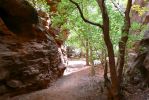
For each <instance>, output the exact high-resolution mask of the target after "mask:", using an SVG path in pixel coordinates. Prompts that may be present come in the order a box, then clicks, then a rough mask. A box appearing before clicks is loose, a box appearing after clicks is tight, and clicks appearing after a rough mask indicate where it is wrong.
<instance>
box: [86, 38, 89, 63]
mask: <svg viewBox="0 0 149 100" xmlns="http://www.w3.org/2000/svg"><path fill="white" fill-rule="evenodd" d="M85 49H86V56H85V57H86V66H89V42H88V39H86V48H85Z"/></svg>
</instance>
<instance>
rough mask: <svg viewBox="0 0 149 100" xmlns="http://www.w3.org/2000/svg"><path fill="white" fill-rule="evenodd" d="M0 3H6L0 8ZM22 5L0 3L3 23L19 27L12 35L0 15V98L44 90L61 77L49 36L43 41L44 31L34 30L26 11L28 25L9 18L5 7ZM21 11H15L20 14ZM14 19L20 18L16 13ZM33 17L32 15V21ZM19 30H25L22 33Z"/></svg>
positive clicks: (57, 54)
mask: <svg viewBox="0 0 149 100" xmlns="http://www.w3.org/2000/svg"><path fill="white" fill-rule="evenodd" d="M2 1H3V2H6V1H7V3H5V5H3V6H2V5H1V4H2ZM8 1H10V3H8ZM13 1H14V2H13ZM23 1H24V0H1V1H0V10H1V8H2V9H3V10H4V11H5V14H6V15H7V19H8V20H13V22H17V23H21V24H16V26H15V28H16V29H15V30H17V32H15V31H14V30H13V27H11V26H9V24H10V25H12V24H11V21H10V22H6V21H5V18H3V15H4V14H3V13H1V12H0V95H3V94H6V93H9V94H11V95H12V96H14V95H18V94H22V93H27V92H31V91H34V90H38V89H43V88H46V87H48V86H49V84H50V83H51V82H53V81H54V80H56V79H58V78H59V77H61V76H62V75H63V72H64V70H65V66H62V61H61V56H60V53H59V51H58V46H57V44H56V42H55V40H54V39H53V37H52V36H50V35H48V37H46V36H47V33H46V31H43V30H41V29H40V28H39V26H38V27H36V26H37V24H36V22H38V20H36V21H30V20H31V19H32V16H30V12H31V11H30V10H29V9H28V7H27V10H25V11H27V12H26V14H27V13H29V15H26V16H27V19H25V20H27V21H26V22H30V23H29V24H25V23H24V24H23V23H22V21H19V20H15V18H14V17H13V18H12V16H11V15H10V14H9V11H8V10H7V9H9V10H10V12H11V9H10V8H7V6H8V5H10V7H11V5H13V4H15V3H19V5H24V2H23ZM7 4H8V5H7ZM27 5H28V3H27ZM4 6H6V8H5V7H4ZM28 6H29V5H28ZM21 7H22V6H21ZM21 7H20V8H17V9H18V10H21V9H22V8H21ZM23 7H24V6H23ZM29 7H30V6H29ZM30 8H32V7H30ZM24 9H26V8H24ZM12 10H13V9H12ZM7 11H8V12H7ZM33 11H34V10H33ZM17 17H18V18H20V19H21V18H22V16H20V15H19V13H17ZM37 17H38V16H37V15H36V14H35V18H37ZM10 18H12V19H10ZM22 27H25V30H24V28H23V29H22ZM29 29H30V30H29ZM20 30H21V31H20ZM30 33H32V34H34V37H33V38H31V37H29V36H30ZM26 34H27V35H26ZM32 34H31V36H32Z"/></svg>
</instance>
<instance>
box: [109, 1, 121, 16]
mask: <svg viewBox="0 0 149 100" xmlns="http://www.w3.org/2000/svg"><path fill="white" fill-rule="evenodd" d="M111 2H112V3H113V5H114V6H115V8H116V9H117V10H118V11H119V13H120V14H121V15H122V16H124V12H123V10H122V9H120V7H119V6H118V4H116V3H115V2H114V1H113V0H111Z"/></svg>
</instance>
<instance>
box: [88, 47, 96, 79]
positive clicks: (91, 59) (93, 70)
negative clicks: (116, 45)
mask: <svg viewBox="0 0 149 100" xmlns="http://www.w3.org/2000/svg"><path fill="white" fill-rule="evenodd" d="M89 47H90V64H91V76H94V75H95V68H94V62H93V52H92V45H91V44H89Z"/></svg>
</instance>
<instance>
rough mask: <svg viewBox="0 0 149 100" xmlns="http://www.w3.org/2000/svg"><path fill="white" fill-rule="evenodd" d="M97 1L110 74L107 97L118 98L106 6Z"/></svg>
mask: <svg viewBox="0 0 149 100" xmlns="http://www.w3.org/2000/svg"><path fill="white" fill-rule="evenodd" d="M97 3H98V5H99V7H100V10H101V12H102V19H103V28H102V30H103V36H104V42H105V44H106V47H107V52H108V58H109V67H110V76H111V87H110V89H109V93H112V94H111V96H110V98H109V99H111V100H113V99H114V100H120V96H119V89H118V77H117V73H116V67H115V59H114V50H113V45H112V42H111V39H110V35H109V30H110V28H109V26H110V25H109V16H108V12H107V8H106V6H105V0H97Z"/></svg>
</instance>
